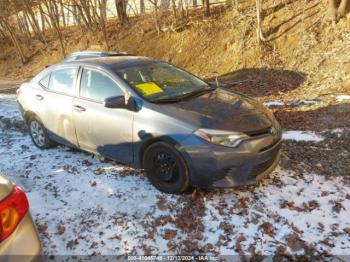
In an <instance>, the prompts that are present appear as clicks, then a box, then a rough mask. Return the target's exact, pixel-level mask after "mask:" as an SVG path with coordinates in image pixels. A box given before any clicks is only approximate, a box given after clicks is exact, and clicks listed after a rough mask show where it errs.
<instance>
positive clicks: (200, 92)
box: [152, 87, 216, 103]
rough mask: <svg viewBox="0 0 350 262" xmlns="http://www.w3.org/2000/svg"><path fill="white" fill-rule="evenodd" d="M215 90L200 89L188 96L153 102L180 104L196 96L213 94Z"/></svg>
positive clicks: (187, 94)
mask: <svg viewBox="0 0 350 262" xmlns="http://www.w3.org/2000/svg"><path fill="white" fill-rule="evenodd" d="M215 89H216V88H215V87H211V88H208V89H199V90H195V91H192V92H189V93H186V94H184V95H181V96H176V97H169V98H162V99H157V100H154V101H152V102H154V103H169V102H170V103H171V102H180V101H184V100H186V99H188V98H191V97H194V96H200V95H203V94H206V93H208V92H211V91H213V90H215Z"/></svg>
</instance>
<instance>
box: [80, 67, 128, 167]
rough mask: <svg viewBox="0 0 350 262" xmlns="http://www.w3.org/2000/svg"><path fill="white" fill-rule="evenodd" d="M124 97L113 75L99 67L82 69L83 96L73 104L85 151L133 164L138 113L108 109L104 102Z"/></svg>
mask: <svg viewBox="0 0 350 262" xmlns="http://www.w3.org/2000/svg"><path fill="white" fill-rule="evenodd" d="M124 95H125V92H124V91H123V90H122V89H121V88H120V87H119V86H118V84H117V82H116V81H115V80H113V77H112V76H110V75H109V74H107V73H105V72H103V71H101V70H99V69H97V68H90V67H84V68H82V72H81V78H80V88H79V96H78V97H77V98H75V99H74V101H73V119H74V123H75V127H76V134H77V140H78V143H79V147H80V148H81V149H84V150H86V151H89V152H93V153H98V154H100V155H102V156H105V157H108V158H111V159H114V160H116V161H120V162H123V163H132V161H133V144H132V143H133V141H132V126H133V118H134V112H132V111H129V110H127V109H120V108H106V107H105V106H104V103H103V102H104V100H105V99H106V98H108V97H112V96H124Z"/></svg>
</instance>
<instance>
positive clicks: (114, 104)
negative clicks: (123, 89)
mask: <svg viewBox="0 0 350 262" xmlns="http://www.w3.org/2000/svg"><path fill="white" fill-rule="evenodd" d="M103 105H104V106H105V107H106V108H124V109H127V110H131V111H136V102H135V100H134V98H132V97H129V99H128V101H126V99H125V96H112V97H108V98H106V99H105V101H104V102H103Z"/></svg>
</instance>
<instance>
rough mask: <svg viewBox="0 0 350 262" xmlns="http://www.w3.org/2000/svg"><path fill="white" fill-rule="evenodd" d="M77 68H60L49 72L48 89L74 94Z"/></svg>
mask: <svg viewBox="0 0 350 262" xmlns="http://www.w3.org/2000/svg"><path fill="white" fill-rule="evenodd" d="M77 72H78V68H62V69H56V70H54V71H52V72H51V77H50V81H49V89H50V90H52V91H56V92H61V93H65V94H70V95H73V94H74V89H75V79H76V76H77Z"/></svg>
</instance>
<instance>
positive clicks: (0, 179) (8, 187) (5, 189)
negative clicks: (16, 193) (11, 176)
mask: <svg viewBox="0 0 350 262" xmlns="http://www.w3.org/2000/svg"><path fill="white" fill-rule="evenodd" d="M12 189H13V185H12V183H11V182H10V181H9V180H8V179H7V178H6V177H4V176H3V175H1V174H0V200H2V199H4V198H5V197H7V196H8V195H9V194H10V193H11V192H12Z"/></svg>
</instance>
